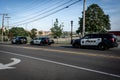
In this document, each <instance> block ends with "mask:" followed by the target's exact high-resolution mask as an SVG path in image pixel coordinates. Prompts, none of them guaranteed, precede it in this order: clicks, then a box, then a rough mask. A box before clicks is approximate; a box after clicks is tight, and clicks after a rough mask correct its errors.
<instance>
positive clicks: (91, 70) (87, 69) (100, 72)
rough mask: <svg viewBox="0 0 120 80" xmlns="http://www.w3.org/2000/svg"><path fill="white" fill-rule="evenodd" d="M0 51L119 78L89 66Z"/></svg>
mask: <svg viewBox="0 0 120 80" xmlns="http://www.w3.org/2000/svg"><path fill="white" fill-rule="evenodd" d="M0 52H1V53H7V54H12V55H16V56H21V57H25V58H30V59H35V60H39V61H44V62H49V63H54V64H57V65H62V66H66V67H71V68H75V69H79V70H85V71H89V72H94V73H99V74H104V75H108V76H112V77H118V78H120V75H116V74H111V73H107V72H103V71H98V70H93V69H89V68H84V67H79V66H75V65H70V64H65V63H61V62H56V61H52V60H47V59H42V58H36V57H32V56H27V55H21V54H17V53H12V52H7V51H2V50H0Z"/></svg>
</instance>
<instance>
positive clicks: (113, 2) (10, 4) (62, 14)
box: [0, 0, 120, 31]
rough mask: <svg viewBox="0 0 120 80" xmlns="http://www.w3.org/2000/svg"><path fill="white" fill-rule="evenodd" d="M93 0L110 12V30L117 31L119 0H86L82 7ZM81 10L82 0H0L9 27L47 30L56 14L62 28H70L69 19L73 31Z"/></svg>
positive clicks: (0, 10) (119, 10)
mask: <svg viewBox="0 0 120 80" xmlns="http://www.w3.org/2000/svg"><path fill="white" fill-rule="evenodd" d="M77 1H78V2H77ZM74 3H75V4H74ZM93 3H94V4H98V5H99V6H100V7H101V8H102V9H103V11H104V13H105V14H107V15H109V16H110V23H111V30H112V31H120V22H119V21H120V5H119V4H120V0H86V9H87V7H88V6H89V5H91V4H93ZM82 11H83V0H0V14H8V15H7V16H5V17H10V18H5V19H4V25H5V26H8V23H7V22H8V21H9V28H12V27H13V26H18V27H23V28H24V29H26V30H31V29H33V28H36V29H37V30H39V31H50V28H51V27H52V26H53V24H54V22H55V20H56V18H57V19H58V21H59V24H63V25H64V27H63V30H64V31H70V30H71V23H70V22H71V21H73V31H76V30H77V29H78V27H79V25H78V20H79V17H82ZM1 25H2V15H0V27H1Z"/></svg>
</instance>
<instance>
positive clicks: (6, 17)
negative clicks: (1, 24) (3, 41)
mask: <svg viewBox="0 0 120 80" xmlns="http://www.w3.org/2000/svg"><path fill="white" fill-rule="evenodd" d="M5 18H7V29H8V33H7V35H8V41H9V37H10V31H9V19H10V18H11V17H5Z"/></svg>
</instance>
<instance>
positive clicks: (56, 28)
mask: <svg viewBox="0 0 120 80" xmlns="http://www.w3.org/2000/svg"><path fill="white" fill-rule="evenodd" d="M50 30H51V32H52V35H53V36H54V37H56V38H57V37H60V36H61V35H62V31H63V24H60V25H59V24H58V19H56V21H55V22H54V26H53V27H52V28H51V29H50Z"/></svg>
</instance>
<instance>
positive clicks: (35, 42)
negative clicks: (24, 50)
mask: <svg viewBox="0 0 120 80" xmlns="http://www.w3.org/2000/svg"><path fill="white" fill-rule="evenodd" d="M30 44H31V45H51V44H54V40H52V39H50V38H48V37H38V38H34V39H33V40H31V41H30Z"/></svg>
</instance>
